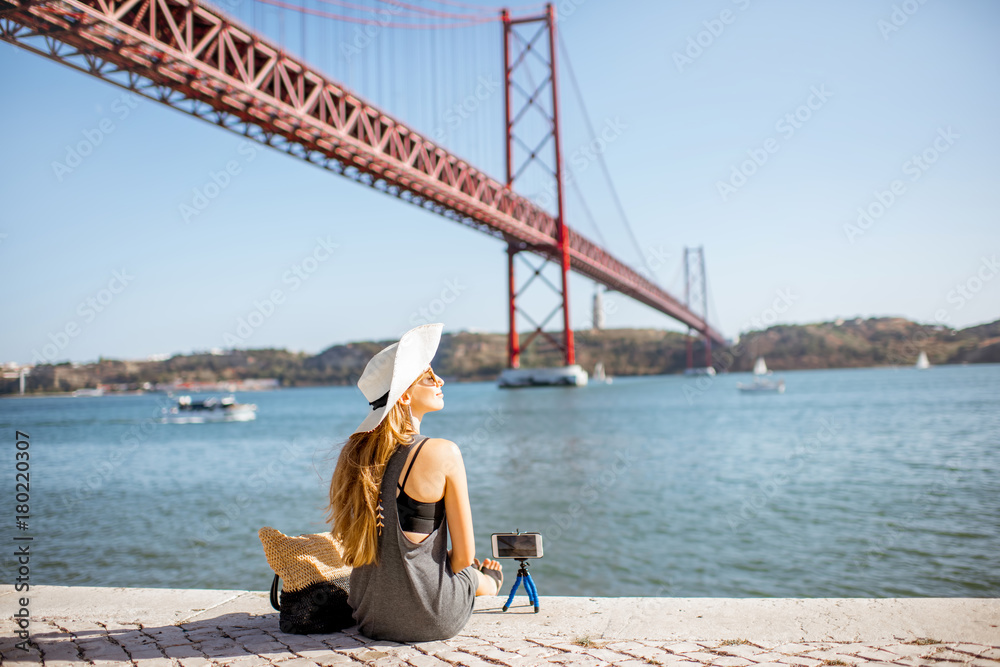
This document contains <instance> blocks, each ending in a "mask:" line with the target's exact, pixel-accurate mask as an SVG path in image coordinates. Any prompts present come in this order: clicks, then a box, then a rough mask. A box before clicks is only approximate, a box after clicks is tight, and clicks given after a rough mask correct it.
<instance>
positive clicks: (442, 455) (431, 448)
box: [424, 438, 462, 463]
mask: <svg viewBox="0 0 1000 667" xmlns="http://www.w3.org/2000/svg"><path fill="white" fill-rule="evenodd" d="M424 451H425V452H426V453H427V454H426V455H427V456H429V457H430V458H433V459H435V460H436V461H438V462H439V463H446V462H452V463H460V462H461V461H462V451H461V450H460V449H459V448H458V445H456V444H455V443H454V442H452V441H451V440H448V439H446V438H427V441H426V442H425V443H424Z"/></svg>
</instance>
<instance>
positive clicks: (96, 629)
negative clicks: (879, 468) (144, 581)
mask: <svg viewBox="0 0 1000 667" xmlns="http://www.w3.org/2000/svg"><path fill="white" fill-rule="evenodd" d="M276 626H277V624H276V622H275V620H274V618H273V616H272V617H271V618H266V617H263V616H257V615H253V614H240V615H231V616H229V617H225V618H216V619H212V620H210V621H195V622H190V623H184V624H181V625H163V626H158V627H152V626H140V625H134V624H120V623H106V624H102V623H94V622H91V621H71V620H62V619H55V620H50V619H39V620H33V622H32V626H31V640H32V648H31V650H30V651H24V650H23V649H19V648H16V647H15V644H16V642H17V641H19V640H18V639H17V638H16V637H15V636H14V630H15V627H14V625H13V623H12V622H11V621H10V620H9V619H8V620H4V621H3V622H2V625H0V655H2V658H3V663H4V664H9V665H14V664H17V665H21V664H38V665H42V664H44V665H47V666H48V667H73V666H76V667H79V665H81V664H94V665H99V666H103V665H114V664H133V665H137V666H140V667H170V666H179V667H202V666H203V665H226V666H228V667H254V666H256V665H281V666H282V667H313V666H315V665H347V664H357V663H364V664H367V665H372V666H373V667H389V666H395V665H411V666H412V667H446V666H447V665H464V666H466V667H486V666H493V665H508V666H510V667H520V666H521V665H539V664H545V665H547V664H557V665H567V666H572V667H601V666H603V665H619V666H621V667H638V666H640V665H690V666H691V667H701V666H703V665H705V666H707V665H711V666H713V667H744V666H746V665H770V664H774V665H780V666H781V667H820V666H825V665H843V666H845V667H854V666H855V665H861V666H863V667H867V665H890V664H891V665H898V666H900V667H921V666H923V665H937V666H939V667H957V666H958V665H971V666H972V667H1000V646H989V645H983V644H964V643H955V642H947V641H938V640H937V639H935V638H933V637H927V638H922V639H919V640H916V641H910V642H907V643H889V644H872V643H831V642H803V643H783V644H777V645H767V644H758V643H755V642H754V641H753V639H752V638H747V639H738V640H728V641H712V642H703V641H685V642H677V641H668V642H663V641H614V640H613V639H607V638H602V639H597V638H592V637H565V638H563V639H561V640H560V639H538V640H532V639H530V638H525V639H493V640H490V639H484V638H480V637H472V636H465V635H459V636H457V637H455V638H453V639H450V640H447V641H438V642H424V643H415V644H396V643H393V642H384V641H371V640H368V639H366V638H364V637H362V636H360V635H358V634H357V632H355V631H354V630H348V631H346V632H342V633H334V634H326V635H289V634H285V633H283V632H280V631H278V629H277V627H276Z"/></svg>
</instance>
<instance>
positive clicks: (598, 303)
mask: <svg viewBox="0 0 1000 667" xmlns="http://www.w3.org/2000/svg"><path fill="white" fill-rule="evenodd" d="M603 328H604V301H603V297H602V296H601V287H600V285H598V286H597V287H596V289H595V290H594V326H593V330H594V331H600V330H601V329H603Z"/></svg>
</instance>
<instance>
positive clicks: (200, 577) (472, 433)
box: [0, 365, 1000, 597]
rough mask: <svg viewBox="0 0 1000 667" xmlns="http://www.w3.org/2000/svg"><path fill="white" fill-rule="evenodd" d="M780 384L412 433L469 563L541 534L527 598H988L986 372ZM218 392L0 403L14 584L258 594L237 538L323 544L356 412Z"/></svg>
mask: <svg viewBox="0 0 1000 667" xmlns="http://www.w3.org/2000/svg"><path fill="white" fill-rule="evenodd" d="M780 375H782V376H783V377H784V379H785V381H786V384H787V391H786V393H785V394H783V395H747V394H741V393H740V392H738V391H737V389H736V384H737V382H740V381H742V382H747V380H748V376H747V375H746V374H731V375H724V376H718V377H716V378H714V379H711V378H703V379H700V380H699V379H692V378H683V377H679V376H654V377H641V378H624V377H623V378H615V379H614V382H613V383H612V384H610V385H604V384H600V385H599V384H591V385H590V386H588V387H586V388H555V387H552V388H533V389H519V390H501V389H498V388H497V387H496V386H495V385H494V384H493V383H470V384H459V383H448V384H446V385H445V388H444V392H445V408H444V410H442V411H440V412H437V413H433V414H429V415H427V416H426V417H425V419H424V422H423V424H422V427H421V430H422V432H423V433H425V434H428V435H432V436H438V437H445V438H448V439H450V440H453V441H454V442H456V443H457V444H458V445H459V446H460V447H461V449H462V452H463V456H464V458H465V463H466V468H467V471H468V478H469V487H470V496H471V501H472V507H473V521H474V524H475V528H476V545H477V552H478V555H480V556H486V555H488V549H489V536H490V533H492V532H502V531H512V530H515V529H519V530H522V531H540V532H542V534H543V536H544V548H545V555H544V558H542V559H539V560H537V561H533V562H532V563H531V571H532V574H533V577H534V579H535V582H536V585H537V587H538V590H539V593H540V594H541V595H542V596H545V595H610V596H636V595H638V596H644V595H655V596H678V597H691V596H710V597H747V596H752V597H757V596H764V597H772V596H773V597H887V596H888V597H895V596H935V597H938V596H940V597H948V596H971V597H981V596H989V597H995V596H998V595H1000V365H975V366H952V367H934V368H932V369H930V370H928V371H916V370H912V369H891V368H880V369H851V370H824V371H794V372H786V373H783V374H780ZM237 399H238V400H240V401H243V402H253V403H256V404H257V405H258V418H257V420H255V421H252V422H245V423H223V424H218V423H217V424H163V423H158V421H157V419H156V418H157V416H158V415H159V410H160V407H161V406H163V405H165V404H166V402H167V400H168V399H167V398H166V397H165V396H162V395H141V396H118V397H115V396H105V397H95V398H71V397H51V398H25V399H7V400H3V401H0V423H2V424H3V426H4V429H3V432H4V433H5V434H6V435H5V436H4V437H5V439H6V443H5V445H4V451H5V452H6V454H5V455H4V456H5V458H6V459H7V461H8V463H7V464H6V466H7V470H8V471H9V473H8V475H7V479H8V482H7V484H5V488H6V489H7V494H8V498H7V499H6V502H5V504H6V506H7V507H8V512H7V513H8V518H7V519H5V520H4V521H3V523H4V524H5V528H4V529H3V531H2V534H3V535H4V538H3V539H4V541H5V543H6V544H8V545H10V544H13V542H12V537H13V534H14V533H15V532H18V533H19V534H21V535H31V536H33V538H34V540H33V541H32V543H31V544H32V560H31V581H32V583H35V584H60V585H91V586H142V587H170V588H216V589H219V588H226V589H251V590H266V589H267V588H268V586H269V585H270V581H271V576H272V573H271V570H270V568H269V567H268V565H267V562H266V561H265V559H264V555H263V551H262V548H261V545H260V542H259V540H258V538H257V530H258V529H259V528H260V527H262V526H272V527H274V528H277V529H279V530H281V531H282V532H284V533H286V534H290V535H297V534H300V533H313V532H321V531H323V530H326V529H327V526H326V524H325V523H324V505H325V503H326V493H327V487H328V484H329V479H330V475H331V473H332V470H333V467H334V464H335V461H336V453H337V451H338V448H339V445H340V443H341V442H343V441H344V440H345V439H346V437H347V436H348V435H349V434H350V433H351V431H353V430H354V428H355V427H356V426H357V425H358V424H359V423H360V422H361V420H362V419H363V418H364V416H365V413H366V411H365V408H366V407H367V404H366V402H365V400H364V398H363V397H362V395H361V393H360V391H358V389H357V388H356V387H353V386H351V387H323V388H302V389H286V390H279V391H274V392H260V393H242V394H238V395H237ZM15 429H19V430H21V431H26V432H28V433H29V435H30V442H31V445H30V457H31V458H30V465H31V468H30V482H31V487H30V510H31V517H30V520H29V527H28V530H26V531H16V529H15V528H14V510H15V507H14V504H15V501H14V488H13V477H14V475H13V471H14V465H15V464H14V452H15V448H14V444H15V443H14V440H15ZM13 551H14V549H13V548H5V549H3V553H4V555H3V556H0V562H3V563H4V572H6V573H8V579H9V580H10V581H8V583H12V577H13V574H11V573H13V572H14V571H15V570H16V566H15V564H14V562H13V559H12V558H11V556H10V554H11V553H12V552H13ZM515 570H516V563H514V562H512V561H510V562H508V566H507V567H505V574H506V578H507V582H508V585H506V586H505V590H506V589H508V588H509V582H512V581H513V578H514V573H515Z"/></svg>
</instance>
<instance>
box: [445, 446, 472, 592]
mask: <svg viewBox="0 0 1000 667" xmlns="http://www.w3.org/2000/svg"><path fill="white" fill-rule="evenodd" d="M443 444H444V446H442V447H441V450H443V451H442V452H441V453H442V455H443V456H442V458H443V461H442V463H443V465H442V469H443V470H444V475H445V487H444V508H445V514H446V516H447V519H448V533H449V535H451V551H450V552H449V556H450V557H451V571H452V572H461V571H462V570H464V569H465V568H467V567H469V566H470V565H472V559H473V558H475V557H476V540H475V533H474V532H473V530H472V506H471V505H470V503H469V485H468V481H467V480H466V477H465V461H464V460H462V452H461V450H459V448H458V445H456V444H455V443H453V442H451V441H450V440H445V441H444V443H443Z"/></svg>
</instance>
